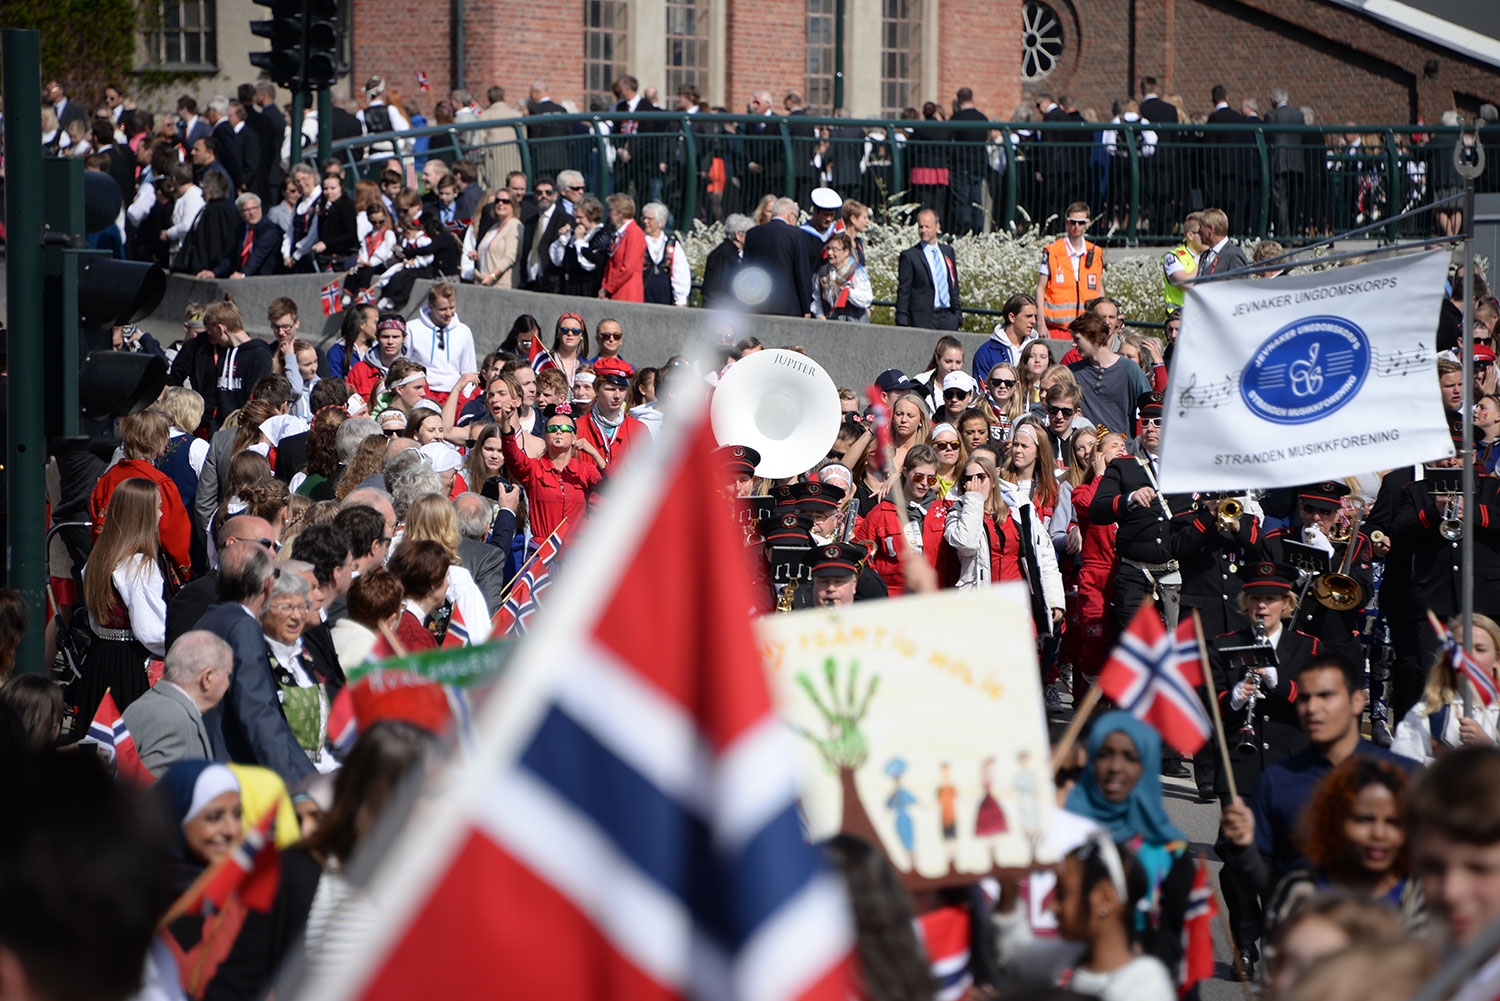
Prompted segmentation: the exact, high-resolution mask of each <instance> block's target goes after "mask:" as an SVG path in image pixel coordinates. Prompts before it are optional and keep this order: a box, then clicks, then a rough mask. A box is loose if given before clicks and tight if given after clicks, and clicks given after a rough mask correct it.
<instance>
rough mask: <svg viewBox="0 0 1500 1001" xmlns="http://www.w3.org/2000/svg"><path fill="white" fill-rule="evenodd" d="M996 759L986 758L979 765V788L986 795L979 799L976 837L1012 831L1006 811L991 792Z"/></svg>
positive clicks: (975, 824)
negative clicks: (1007, 820) (1006, 820)
mask: <svg viewBox="0 0 1500 1001" xmlns="http://www.w3.org/2000/svg"><path fill="white" fill-rule="evenodd" d="M994 771H995V759H994V758H985V759H984V761H982V762H980V765H979V787H980V788H981V789H983V790H984V795H982V796H980V797H979V812H978V813H977V814H976V815H975V817H974V835H975V837H980V838H988V837H992V836H994V835H996V834H1004V833H1005V832H1006V831H1007V830H1009V829H1010V825H1009V824H1007V823H1006V822H1005V811H1004V810H1002V809H1000V802H999V800H997V799H995V794H994V793H993V792H992V791H991V790H990V786H991V785H992V784H993V783H994Z"/></svg>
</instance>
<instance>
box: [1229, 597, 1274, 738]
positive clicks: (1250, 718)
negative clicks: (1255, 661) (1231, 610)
mask: <svg viewBox="0 0 1500 1001" xmlns="http://www.w3.org/2000/svg"><path fill="white" fill-rule="evenodd" d="M1252 626H1253V628H1254V629H1255V642H1256V645H1258V646H1270V645H1271V644H1270V641H1268V640H1267V639H1266V626H1265V623H1263V622H1261V620H1260V619H1256V620H1255V621H1254V623H1252ZM1245 678H1246V679H1248V680H1249V682H1250V684H1251V685H1252V686H1253V687H1252V690H1251V692H1250V694H1249V696H1247V697H1246V699H1245V722H1244V723H1243V724H1241V725H1240V732H1239V736H1238V737H1237V738H1236V740H1235V745H1234V750H1235V753H1236V754H1238V755H1240V756H1241V757H1245V758H1248V757H1253V756H1254V755H1255V754H1257V753H1259V751H1260V741H1259V740H1258V739H1257V738H1256V734H1255V706H1256V704H1257V703H1258V702H1260V700H1261V698H1262V693H1261V678H1260V672H1259V671H1257V670H1256V669H1255V668H1253V667H1252V668H1250V669H1248V670H1247V671H1246V672H1245Z"/></svg>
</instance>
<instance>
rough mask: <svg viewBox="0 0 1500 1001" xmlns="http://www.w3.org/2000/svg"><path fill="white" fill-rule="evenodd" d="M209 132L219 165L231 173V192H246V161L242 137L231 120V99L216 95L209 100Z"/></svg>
mask: <svg viewBox="0 0 1500 1001" xmlns="http://www.w3.org/2000/svg"><path fill="white" fill-rule="evenodd" d="M206 117H207V119H208V124H209V132H208V134H209V135H210V136H212V137H213V140H214V146H215V147H217V149H216V152H217V154H218V157H219V163H220V164H222V165H223V167H224V169H225V170H226V171H228V173H229V180H230V187H229V190H230V191H232V192H234V193H236V194H238V193H239V192H241V191H243V190H245V188H244V184H245V161H244V157H243V155H242V154H241V152H240V137H239V136H238V135H236V134H235V131H234V123H233V122H231V121H230V120H229V98H227V97H225V96H224V95H223V94H216V95H214V96H213V97H212V98H210V99H209V102H208V114H207V116H206Z"/></svg>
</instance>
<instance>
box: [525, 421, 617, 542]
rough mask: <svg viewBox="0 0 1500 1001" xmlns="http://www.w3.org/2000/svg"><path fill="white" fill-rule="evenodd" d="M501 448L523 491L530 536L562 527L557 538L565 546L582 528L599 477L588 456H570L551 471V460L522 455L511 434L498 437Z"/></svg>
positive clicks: (592, 461) (542, 535)
mask: <svg viewBox="0 0 1500 1001" xmlns="http://www.w3.org/2000/svg"><path fill="white" fill-rule="evenodd" d="M500 441H501V443H502V447H503V448H504V449H505V468H506V469H508V470H510V472H511V475H512V476H514V477H515V478H516V480H517V481H518V482H520V484H521V486H523V487H525V488H526V511H527V514H528V516H529V518H530V521H531V535H532V537H533V538H536V539H545V538H547V536H549V535H551V534H552V531H553V529H556V528H557V527H558V525H560V524H562V522H563V519H564V518H567V523H566V524H562V530H561V531H560V532H558V538H559V539H560V540H561V541H562V542H563V543H567V542H568V541H570V540H571V539H572V538H573V535H574V534H575V533H576V532H577V531H578V530H579V529H581V528H582V527H583V519H584V515H585V513H586V512H587V511H588V500H589V494H591V493H593V492H594V488H595V487H597V486H598V485H599V481H600V480H601V479H603V475H602V474H601V473H600V472H599V467H598V466H596V465H594V460H593V459H590V458H589V457H588V456H586V455H583V456H574V457H573V458H572V459H569V460H568V464H567V465H566V466H564V467H563V468H562V469H560V470H559V469H554V468H553V467H552V460H550V459H548V458H546V457H543V458H540V459H533V458H532V457H531V456H529V455H527V454H526V450H525V449H523V448H522V447H521V446H520V445H519V444H518V443H517V442H516V437H515V435H513V434H507V435H502V436H501V438H500Z"/></svg>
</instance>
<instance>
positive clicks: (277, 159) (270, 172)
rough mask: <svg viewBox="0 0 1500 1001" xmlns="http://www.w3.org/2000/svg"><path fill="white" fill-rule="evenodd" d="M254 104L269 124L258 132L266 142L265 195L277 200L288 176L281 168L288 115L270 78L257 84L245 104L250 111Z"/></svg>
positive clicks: (272, 200)
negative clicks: (283, 109) (280, 104)
mask: <svg viewBox="0 0 1500 1001" xmlns="http://www.w3.org/2000/svg"><path fill="white" fill-rule="evenodd" d="M241 100H243V98H241ZM252 104H253V106H254V109H255V112H256V113H258V114H259V115H260V116H261V117H262V118H264V119H265V122H266V125H268V126H269V128H267V129H265V130H263V131H262V132H260V133H258V134H259V135H260V136H261V137H262V142H264V144H265V145H264V146H262V147H261V162H262V163H264V164H266V188H267V191H266V194H265V196H264V197H265V198H266V200H267V201H270V202H275V201H277V200H278V199H279V198H280V197H281V182H282V181H283V180H284V179H285V177H286V175H285V173H284V172H283V171H282V169H281V140H282V139H283V138H284V137H285V136H286V116H285V115H283V114H282V113H281V109H280V108H278V107H277V106H276V85H275V84H274V83H272V82H270V81H269V80H262V81H261V82H260V83H258V84H256V85H255V91H254V94H253V95H252V102H251V104H247V105H245V110H246V111H249V110H250V109H251V106H252Z"/></svg>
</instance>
